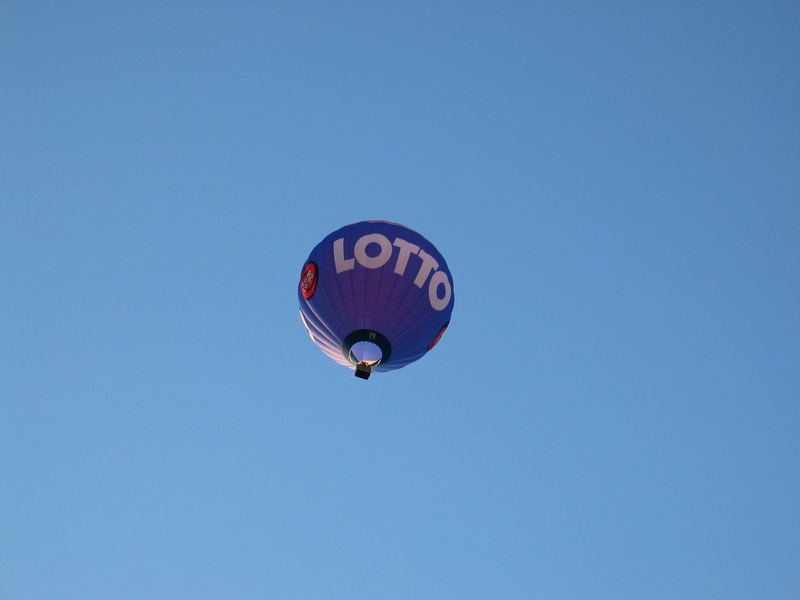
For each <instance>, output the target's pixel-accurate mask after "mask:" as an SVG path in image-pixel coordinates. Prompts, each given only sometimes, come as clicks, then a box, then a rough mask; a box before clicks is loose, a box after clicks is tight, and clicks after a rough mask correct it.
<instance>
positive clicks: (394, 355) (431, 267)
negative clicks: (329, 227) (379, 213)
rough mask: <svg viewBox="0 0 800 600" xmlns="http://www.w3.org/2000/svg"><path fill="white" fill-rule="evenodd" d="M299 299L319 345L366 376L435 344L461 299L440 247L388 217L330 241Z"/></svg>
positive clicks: (307, 267)
mask: <svg viewBox="0 0 800 600" xmlns="http://www.w3.org/2000/svg"><path fill="white" fill-rule="evenodd" d="M297 296H298V299H299V301H300V317H301V318H302V320H303V323H304V324H305V326H306V329H308V333H309V335H310V336H311V339H312V340H313V341H314V343H315V344H317V346H319V347H320V349H321V350H322V351H323V352H324V353H325V354H327V355H328V356H330V357H331V358H332V359H333V360H335V361H336V362H338V363H339V364H342V365H345V366H347V367H349V368H351V369H354V370H355V374H356V376H358V377H361V378H362V379H367V378H368V377H369V375H370V373H371V372H372V371H392V370H394V369H399V368H401V367H404V366H406V365H407V364H409V363H412V362H414V361H415V360H417V359H419V358H421V357H422V356H423V355H424V354H425V353H426V352H428V351H429V350H430V349H432V348H433V347H434V346H435V345H436V343H437V342H438V341H439V338H441V336H442V334H443V333H444V330H445V329H446V328H447V326H448V325H449V323H450V313H451V312H452V311H453V303H454V301H455V296H454V293H453V278H452V276H451V275H450V269H449V268H448V267H447V263H446V262H445V260H444V257H442V255H441V254H439V251H438V250H437V249H436V247H435V246H434V245H433V244H431V243H430V242H429V241H428V240H427V239H425V238H424V237H422V236H421V235H420V234H419V233H417V232H416V231H414V230H413V229H409V228H408V227H404V226H403V225H399V224H397V223H390V222H388V221H361V222H358V223H353V224H352V225H346V226H345V227H342V228H341V229H338V230H337V231H334V232H333V233H331V234H330V235H328V236H327V237H326V238H325V239H323V240H322V241H321V242H320V243H319V244H317V246H316V247H315V248H314V249H313V250H312V251H311V254H310V255H309V257H308V260H306V262H305V263H304V264H303V269H302V271H301V273H300V285H299V286H298V290H297Z"/></svg>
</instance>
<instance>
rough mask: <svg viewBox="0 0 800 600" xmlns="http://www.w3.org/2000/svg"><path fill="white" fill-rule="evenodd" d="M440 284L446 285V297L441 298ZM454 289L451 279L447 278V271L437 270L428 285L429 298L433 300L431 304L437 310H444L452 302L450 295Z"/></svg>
mask: <svg viewBox="0 0 800 600" xmlns="http://www.w3.org/2000/svg"><path fill="white" fill-rule="evenodd" d="M439 286H444V297H442V298H439ZM452 294H453V290H452V288H451V287H450V280H449V279H448V278H447V273H445V272H444V271H436V273H434V274H433V276H432V277H431V282H430V284H429V285H428V299H429V300H430V301H431V306H432V307H433V308H434V309H435V310H444V309H445V308H447V305H448V304H450V297H451V296H452Z"/></svg>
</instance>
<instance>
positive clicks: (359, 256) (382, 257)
mask: <svg viewBox="0 0 800 600" xmlns="http://www.w3.org/2000/svg"><path fill="white" fill-rule="evenodd" d="M370 244H378V246H380V247H381V251H380V252H379V253H378V255H377V256H369V255H368V254H367V246H369V245H370ZM353 253H354V254H355V257H356V260H357V261H358V262H359V264H361V265H362V266H364V267H366V268H367V269H380V268H381V267H382V266H383V265H385V264H386V263H387V261H388V260H389V259H390V258H391V257H392V244H391V242H389V240H388V239H386V236H384V235H381V234H380V233H370V234H367V235H362V236H361V237H360V238H358V241H357V242H356V247H355V248H354V250H353Z"/></svg>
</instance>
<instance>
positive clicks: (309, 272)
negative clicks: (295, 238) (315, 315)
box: [300, 260, 319, 300]
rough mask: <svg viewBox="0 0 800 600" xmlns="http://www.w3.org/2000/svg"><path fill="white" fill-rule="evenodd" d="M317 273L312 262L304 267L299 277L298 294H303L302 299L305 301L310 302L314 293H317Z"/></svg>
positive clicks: (315, 265)
mask: <svg viewBox="0 0 800 600" xmlns="http://www.w3.org/2000/svg"><path fill="white" fill-rule="evenodd" d="M318 273H319V269H318V268H317V263H315V262H314V261H313V260H312V261H311V262H309V263H308V264H307V265H306V266H305V268H304V269H303V273H302V274H301V275H300V293H301V294H303V298H305V299H306V300H310V299H311V296H313V295H314V292H315V291H317V279H318V277H317V274H318Z"/></svg>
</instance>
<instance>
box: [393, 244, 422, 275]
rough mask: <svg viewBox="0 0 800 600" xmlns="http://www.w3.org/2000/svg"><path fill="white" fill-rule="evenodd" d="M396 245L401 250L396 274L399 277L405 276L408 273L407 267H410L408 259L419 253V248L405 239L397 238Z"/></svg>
mask: <svg viewBox="0 0 800 600" xmlns="http://www.w3.org/2000/svg"><path fill="white" fill-rule="evenodd" d="M394 245H395V246H397V247H398V248H400V253H399V254H398V255H397V263H395V265H394V272H395V273H397V274H398V275H403V274H404V273H405V272H406V266H408V257H409V256H410V255H411V254H416V253H417V252H419V246H417V245H416V244H412V243H411V242H407V241H405V240H404V239H403V238H395V239H394Z"/></svg>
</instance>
